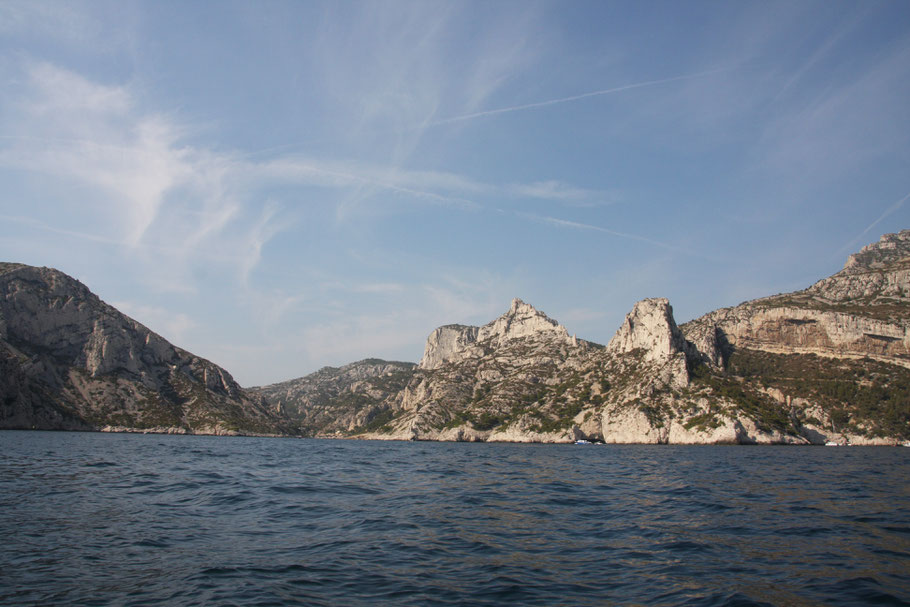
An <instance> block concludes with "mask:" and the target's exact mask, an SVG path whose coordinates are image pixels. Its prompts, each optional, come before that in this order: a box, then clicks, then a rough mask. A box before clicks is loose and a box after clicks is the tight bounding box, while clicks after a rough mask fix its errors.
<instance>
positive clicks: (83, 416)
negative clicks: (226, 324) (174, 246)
mask: <svg viewBox="0 0 910 607" xmlns="http://www.w3.org/2000/svg"><path fill="white" fill-rule="evenodd" d="M0 428H38V429H52V430H117V431H156V432H178V433H200V434H235V433H288V432H291V431H292V428H291V427H290V426H289V425H288V424H287V423H285V422H284V421H283V420H282V418H280V416H278V415H276V414H275V413H274V412H273V411H272V410H271V409H270V408H269V407H268V406H267V405H266V404H265V403H264V401H263V400H262V399H261V398H260V397H258V396H256V395H252V394H249V393H247V392H246V391H244V390H243V389H242V388H241V387H240V386H239V385H238V384H237V383H236V382H235V381H234V380H233V378H232V377H231V375H230V374H229V373H228V372H227V371H225V370H224V369H222V368H220V367H218V366H217V365H214V364H212V363H211V362H209V361H207V360H204V359H202V358H199V357H198V356H194V355H193V354H191V353H189V352H186V351H185V350H181V349H180V348H177V347H175V346H173V345H171V344H170V343H168V342H167V341H166V340H165V339H163V338H162V337H161V336H159V335H157V334H155V333H153V332H151V331H149V330H148V329H147V328H145V327H144V326H142V325H141V324H139V323H138V322H136V321H134V320H132V319H130V318H128V317H126V316H124V315H123V314H121V313H120V312H118V311H117V310H115V309H114V308H112V307H111V306H109V305H107V304H106V303H104V302H103V301H101V300H100V299H99V298H98V297H97V296H95V295H94V294H93V293H91V292H90V291H89V290H88V288H86V287H85V286H84V285H83V284H82V283H80V282H79V281H77V280H75V279H73V278H71V277H69V276H67V275H66V274H63V273H62V272H59V271H57V270H53V269H49V268H36V267H31V266H26V265H21V264H12V263H2V264H0Z"/></svg>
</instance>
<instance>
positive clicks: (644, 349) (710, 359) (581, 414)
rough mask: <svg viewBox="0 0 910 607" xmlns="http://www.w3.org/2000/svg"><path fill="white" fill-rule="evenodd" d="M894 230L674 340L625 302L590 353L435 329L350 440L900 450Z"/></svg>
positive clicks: (539, 326)
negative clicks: (419, 356)
mask: <svg viewBox="0 0 910 607" xmlns="http://www.w3.org/2000/svg"><path fill="white" fill-rule="evenodd" d="M908 242H910V232H902V233H901V234H898V235H886V236H885V237H883V238H882V241H881V242H880V243H877V244H875V245H870V246H869V247H866V248H864V249H863V250H862V251H860V253H858V254H856V255H854V256H851V258H850V260H849V261H848V263H847V265H846V266H845V268H844V270H842V271H841V272H839V273H838V274H835V275H834V276H832V277H830V278H828V279H825V280H822V281H819V282H818V283H816V284H815V285H813V286H812V287H810V288H808V289H806V290H804V291H799V292H796V293H789V294H784V295H777V296H773V297H768V298H764V299H760V300H755V301H752V302H746V303H745V304H742V305H740V306H737V307H734V308H727V309H722V310H717V311H715V312H712V313H710V314H707V315H705V316H704V317H702V318H700V319H697V320H695V321H692V322H690V323H686V324H685V325H684V326H682V327H678V326H677V325H676V322H675V320H674V318H673V310H672V307H671V306H670V304H669V302H668V301H667V300H666V299H659V298H657V299H646V300H642V301H640V302H638V303H637V304H635V306H634V307H633V309H632V310H631V311H630V313H629V314H628V315H627V316H626V318H625V320H624V321H623V322H622V323H621V325H620V327H619V329H618V330H617V331H616V334H615V336H614V337H613V339H612V340H611V341H610V343H609V344H608V346H607V347H606V348H601V347H599V346H596V345H594V344H589V343H588V342H583V341H580V340H574V339H572V338H569V337H568V332H566V331H565V330H564V329H563V328H562V327H561V326H560V325H559V324H558V323H556V322H555V321H553V320H551V319H549V318H547V317H546V316H545V315H543V314H542V313H540V312H538V311H537V310H535V309H533V308H532V307H531V306H528V305H527V304H524V303H523V302H521V301H520V300H516V301H515V302H513V304H512V306H511V308H510V310H509V312H507V313H506V314H504V315H503V316H502V317H500V318H498V319H496V320H494V321H493V322H491V323H489V324H487V325H485V326H484V327H465V326H448V327H441V328H440V329H438V330H437V331H435V332H433V333H432V334H431V335H430V338H429V339H428V342H427V347H426V352H425V355H424V358H423V360H422V361H421V364H420V366H419V368H418V369H417V370H416V371H415V373H414V375H413V377H412V378H411V379H410V381H409V382H408V384H407V386H406V387H405V388H404V389H403V390H402V391H401V392H399V393H398V394H397V395H394V396H393V397H391V398H390V399H388V400H387V401H386V403H385V407H386V410H385V417H384V418H383V422H384V426H383V427H381V428H374V429H373V430H372V431H371V432H369V433H367V434H366V436H370V437H374V438H379V437H383V438H398V439H419V440H471V441H475V440H505V441H537V442H567V441H571V440H574V439H577V438H587V439H593V440H603V441H604V442H608V443H686V444H699V443H745V444H770V443H777V444H786V443H796V444H803V443H814V444H818V443H824V442H826V441H830V440H834V441H838V442H850V443H853V444H894V443H895V442H897V441H901V440H906V439H907V438H910V370H908V369H907V366H908V360H910V356H908V344H910V342H908V325H910V314H908V306H907V304H908V303H910V302H908V300H907V299H906V297H907V296H908V294H910V283H908V268H910V256H908V253H910V250H908Z"/></svg>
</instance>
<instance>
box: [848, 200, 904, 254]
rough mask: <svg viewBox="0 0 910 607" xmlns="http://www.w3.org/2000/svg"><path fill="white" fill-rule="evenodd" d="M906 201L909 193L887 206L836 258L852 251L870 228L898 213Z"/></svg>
mask: <svg viewBox="0 0 910 607" xmlns="http://www.w3.org/2000/svg"><path fill="white" fill-rule="evenodd" d="M908 200H910V192H908V193H907V195H906V196H904V197H903V198H901V199H900V200H898V201H897V202H895V203H894V204H892V205H891V206H889V207H888V208H887V209H885V211H884V212H883V213H882V214H881V215H879V216H878V219H876V220H875V221H873V222H872V223H870V224H869V225H868V226H866V229H865V230H863V231H862V232H860V233H859V234H858V235H857V236H856V238H854V239H853V240H851V241H850V242H848V243H847V244H845V245H844V246H843V247H841V249H840V251H839V252H838V256H840V255H842V254H843V252H844V251H852V250H853V249H854V247H856V245H857V243H859V242H860V241H862V240H863V239H864V238H865V236H866V234H868V233H869V231H870V230H871V229H872V228H874V227H875V226H877V225H878V224H880V223H881V222H882V221H883V220H884V219H885V218H886V217H888V216H889V215H891V214H892V213H895V212H896V211H898V210H899V209H900V208H901V207H903V206H904V203H905V202H907V201H908Z"/></svg>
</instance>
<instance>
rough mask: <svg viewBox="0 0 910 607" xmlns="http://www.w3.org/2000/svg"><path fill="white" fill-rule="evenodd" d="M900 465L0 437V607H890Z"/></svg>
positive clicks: (904, 523)
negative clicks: (762, 606) (516, 606)
mask: <svg viewBox="0 0 910 607" xmlns="http://www.w3.org/2000/svg"><path fill="white" fill-rule="evenodd" d="M908 460H910V449H907V448H899V447H898V448H871V447H870V448H859V447H856V448H837V449H834V448H809V447H673V446H628V447H626V446H573V445H509V444H460V443H401V442H394V443H384V442H355V441H328V440H294V439H258V438H215V437H195V436H159V435H125V434H121V435H116V434H83V433H47V432H0V603H2V604H4V605H244V606H246V605H333V606H334V605H376V604H397V605H494V604H495V605H501V604H503V603H515V604H522V605H610V604H643V605H751V604H773V605H822V604H825V605H870V604H879V605H888V604H891V605H896V604H905V605H906V604H908V601H910V480H908V479H910V465H908Z"/></svg>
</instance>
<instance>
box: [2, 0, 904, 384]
mask: <svg viewBox="0 0 910 607" xmlns="http://www.w3.org/2000/svg"><path fill="white" fill-rule="evenodd" d="M0 79H2V83H3V84H2V89H0V90H2V93H0V180H2V181H0V183H2V184H3V187H2V189H0V259H3V260H8V261H17V262H23V263H28V264H33V265H47V266H52V267H56V268H58V269H60V270H62V271H64V272H67V273H68V274H71V275H73V276H75V277H77V278H79V279H80V280H82V281H83V282H84V283H86V284H87V285H88V286H89V287H90V288H91V289H92V290H93V291H95V292H96V293H97V294H98V295H99V296H101V297H102V299H104V300H105V301H107V302H109V303H111V304H113V305H115V306H117V307H118V308H120V309H121V310H122V311H124V312H126V313H127V314H129V315H131V316H133V317H134V318H136V319H137V320H139V321H141V322H143V323H144V324H146V325H147V326H149V327H150V328H151V329H153V330H155V331H157V332H159V333H161V334H162V335H164V336H165V337H166V338H168V339H170V340H171V341H173V342H175V343H176V344H178V345H180V346H182V347H184V348H186V349H188V350H190V351H193V352H195V353H197V354H199V355H201V356H204V357H206V358H209V359H211V360H213V361H214V362H216V363H218V364H221V365H223V366H225V367H226V368H227V369H228V370H229V371H231V373H232V374H233V375H234V376H235V377H236V378H237V379H238V381H240V382H241V383H242V384H243V385H247V386H249V385H257V384H264V383H270V382H274V381H280V380H284V379H290V378H293V377H298V376H301V375H304V374H306V373H309V372H312V371H314V370H316V369H318V368H319V367H321V366H324V365H339V364H344V363H347V362H351V361H354V360H358V359H361V358H364V357H368V356H377V357H383V358H389V359H398V360H411V361H417V360H418V359H419V358H420V356H421V354H422V352H423V344H424V340H425V338H426V336H427V334H428V333H429V332H430V331H431V330H432V329H434V328H435V327H436V326H439V325H442V324H447V323H456V322H457V323H470V324H482V323H485V322H487V321H489V320H491V319H493V318H494V317H496V316H498V315H499V314H501V313H502V312H504V311H505V310H507V309H508V307H509V303H510V301H511V299H512V298H513V297H521V298H522V299H524V300H525V301H527V302H529V303H532V304H533V305H535V306H537V307H538V308H539V309H541V310H543V311H545V312H546V313H547V314H549V315H550V316H552V317H553V318H556V319H557V320H559V321H560V322H561V323H563V324H564V325H566V327H567V328H568V329H569V331H570V332H572V333H576V334H577V335H578V336H579V337H583V338H586V339H590V340H593V341H598V342H600V343H606V342H607V341H609V339H610V337H611V336H612V335H613V333H614V332H615V330H616V329H617V327H618V326H619V324H620V323H621V321H622V319H623V316H624V315H625V314H626V312H628V311H629V309H631V307H632V305H633V304H634V302H635V301H637V300H639V299H642V298H645V297H658V296H661V297H668V298H669V299H670V302H671V304H673V306H674V309H675V314H676V319H677V321H678V322H683V321H686V320H689V319H691V318H694V317H697V316H700V315H701V314H704V313H706V312H708V311H710V310H712V309H715V308H717V307H721V306H728V305H735V304H737V303H740V302H741V301H744V300H747V299H751V298H754V297H759V296H763V295H770V294H774V293H779V292H786V291H791V290H796V289H800V288H803V287H806V286H808V285H810V284H811V283H813V282H814V281H815V280H817V279H819V278H822V277H824V276H827V275H829V274H832V273H833V272H835V271H837V270H838V269H840V267H841V266H842V265H843V262H844V260H845V258H846V256H847V255H848V254H849V253H850V252H852V251H854V250H857V249H858V248H860V247H861V246H863V245H865V244H867V243H869V242H872V241H874V240H877V239H878V238H879V237H880V236H881V234H883V233H886V232H894V231H898V230H900V229H903V228H910V203H908V195H910V171H908V168H910V101H908V100H910V3H907V2H904V1H890V2H888V1H886V2H874V1H869V2H865V1H864V2H837V1H831V0H826V1H823V2H809V1H806V2H792V1H788V2H781V3H774V2H767V1H761V2H746V1H741V2H615V3H614V2H570V1H560V2H553V3H548V2H541V3H536V2H529V1H522V2H507V1H500V2H477V3H474V2H433V1H419V2H381V1H371V2H363V3H361V2H316V1H313V2H279V1H276V0H271V1H268V2H201V1H200V2H191V3H190V2H147V3H146V2H124V1H119V0H118V1H116V2H103V1H92V2H86V3H81V2H42V1H40V0H38V1H36V0H30V1H26V2H17V1H15V0H4V1H3V2H0Z"/></svg>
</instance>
